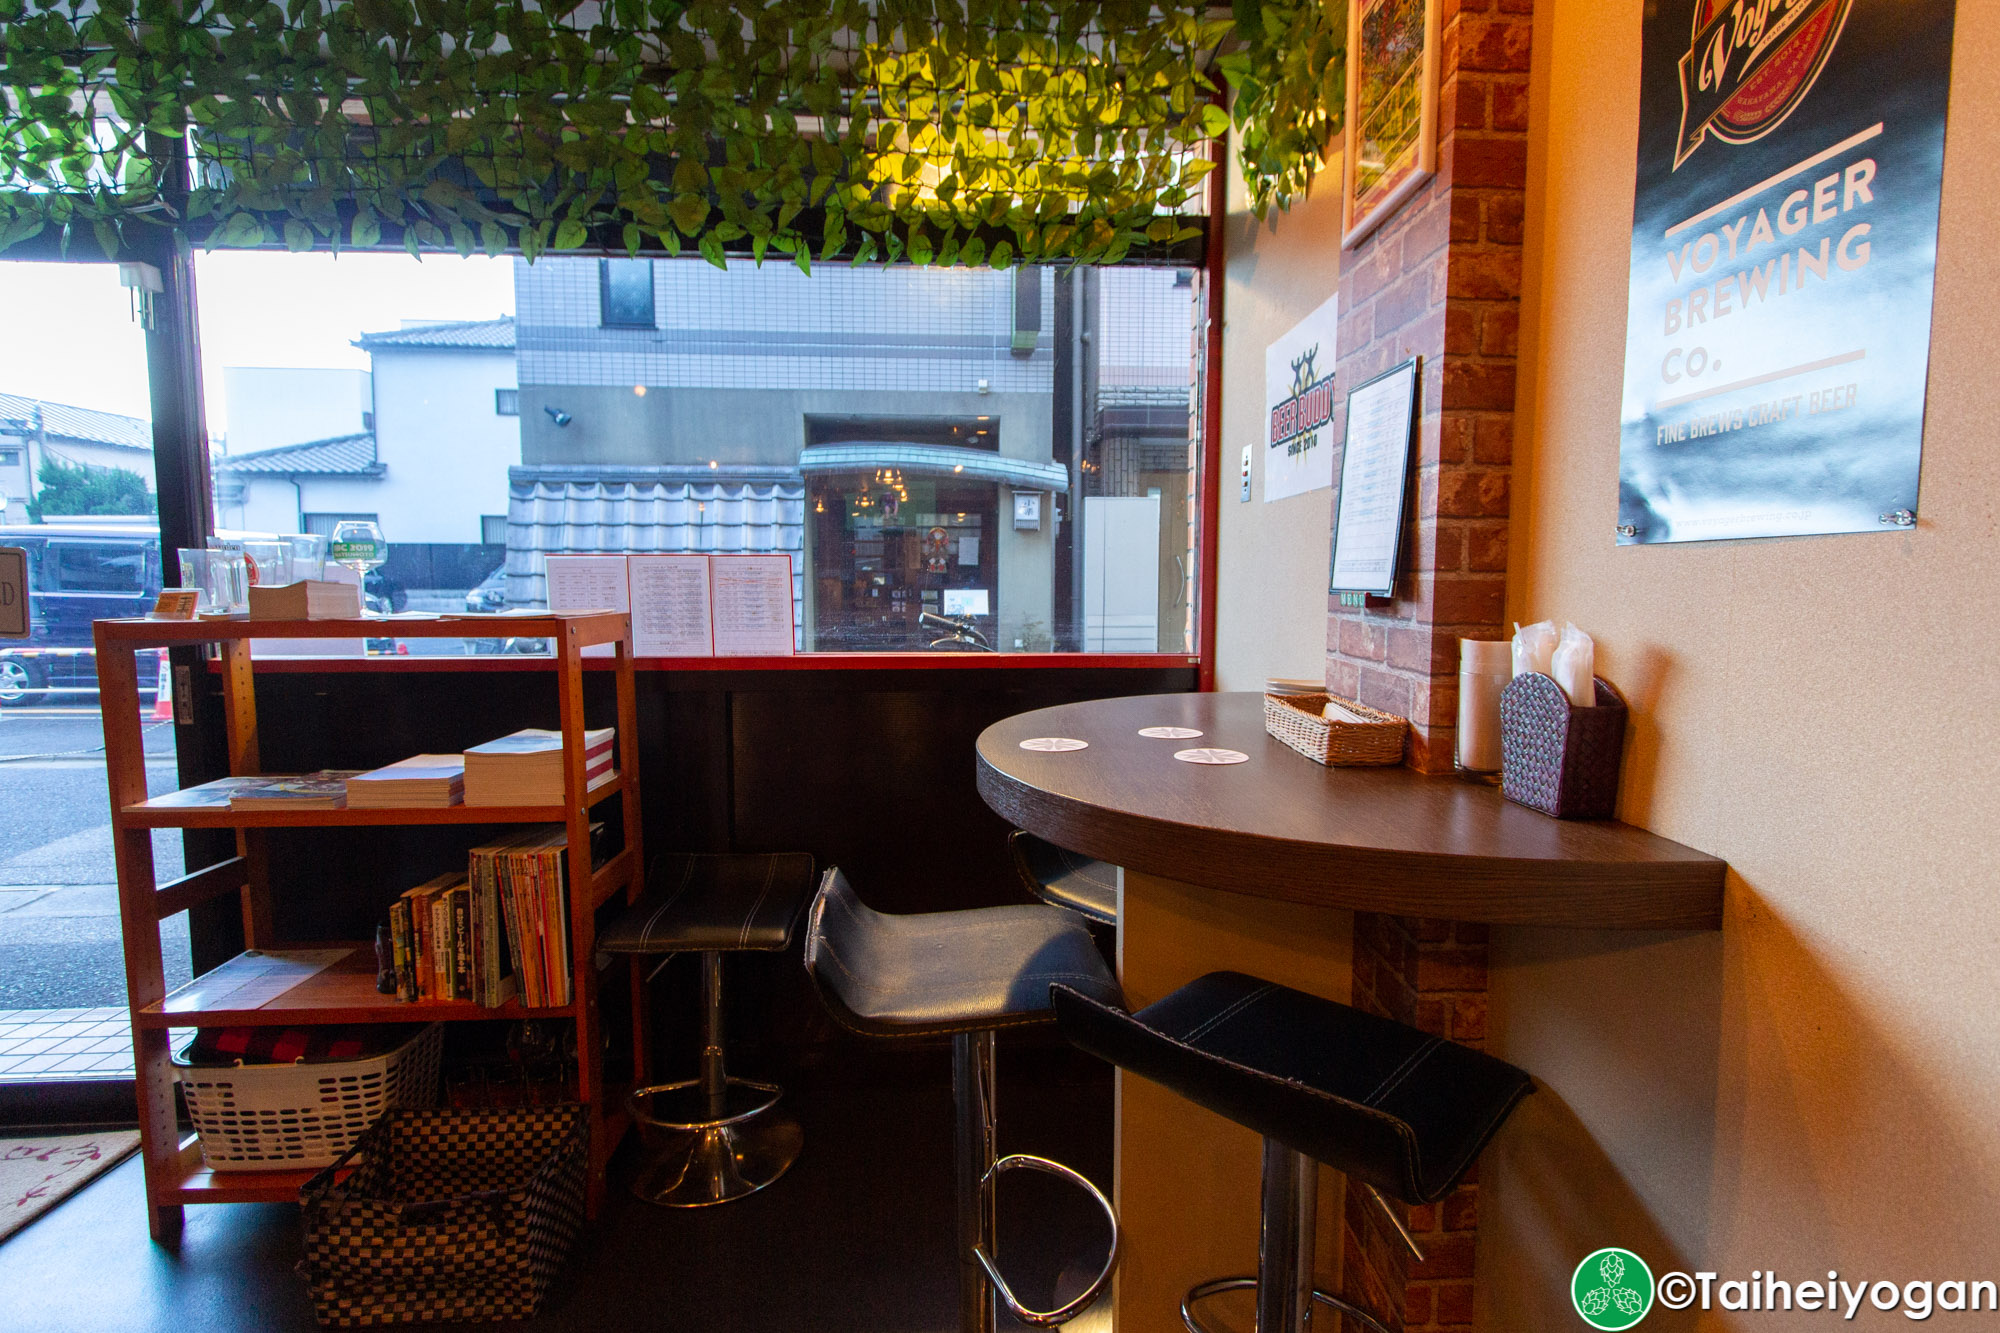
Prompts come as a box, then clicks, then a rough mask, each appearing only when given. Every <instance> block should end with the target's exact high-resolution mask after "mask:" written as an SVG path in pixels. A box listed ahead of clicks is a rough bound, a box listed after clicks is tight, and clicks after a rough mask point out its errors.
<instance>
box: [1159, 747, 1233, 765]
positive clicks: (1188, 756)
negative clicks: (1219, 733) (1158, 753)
mask: <svg viewBox="0 0 2000 1333" xmlns="http://www.w3.org/2000/svg"><path fill="white" fill-rule="evenodd" d="M1174 758H1176V759H1178V760H1180V761H1181V762H1182V763H1183V764H1242V763H1248V762H1249V760H1250V756H1249V755H1247V754H1245V753H1243V751H1241V750H1176V751H1174Z"/></svg>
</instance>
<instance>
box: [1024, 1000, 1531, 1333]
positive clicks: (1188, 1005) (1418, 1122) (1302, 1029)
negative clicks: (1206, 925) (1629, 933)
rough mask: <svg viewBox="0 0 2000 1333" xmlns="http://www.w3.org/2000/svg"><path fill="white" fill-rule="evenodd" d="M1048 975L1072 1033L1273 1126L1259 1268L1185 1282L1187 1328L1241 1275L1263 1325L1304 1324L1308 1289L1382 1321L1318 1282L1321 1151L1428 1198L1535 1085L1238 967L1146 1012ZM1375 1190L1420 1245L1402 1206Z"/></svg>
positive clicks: (1106, 1053)
mask: <svg viewBox="0 0 2000 1333" xmlns="http://www.w3.org/2000/svg"><path fill="white" fill-rule="evenodd" d="M1053 991H1054V995H1053V1003H1054V1006H1055V1011H1056V1017H1057V1020H1058V1021H1059V1022H1060V1023H1061V1025H1062V1030H1063V1034H1064V1035H1065V1036H1067V1037H1068V1038H1069V1039H1070V1040H1071V1041H1072V1042H1074V1043H1075V1044H1076V1045H1078V1046H1080V1047H1082V1048H1083V1049H1084V1050H1086V1051H1090V1052H1091V1053H1093V1054H1095V1055H1097V1056H1100V1057H1102V1058H1103V1059H1105V1060H1108V1061H1110V1062H1111V1063H1113V1064H1115V1065H1117V1066H1118V1067H1119V1068H1121V1069H1129V1070H1131V1071H1132V1072H1133V1073H1135V1074H1137V1075H1139V1076H1140V1077H1142V1078H1145V1079H1149V1080H1151V1081H1152V1082H1154V1083H1158V1084H1160V1085H1161V1086H1162V1087H1165V1088H1167V1089H1169V1090H1170V1091H1173V1092H1176V1093H1178V1094H1180V1095H1181V1096H1183V1097H1185V1098H1187V1099H1188V1100H1189V1101H1192V1102H1194V1103H1196V1104H1198V1105H1200V1106H1205V1107H1207V1108H1208V1109H1209V1110H1211V1111H1214V1112H1215V1113H1216V1114H1217V1115H1222V1116H1227V1117H1228V1118H1229V1119H1231V1120H1234V1121H1235V1122H1237V1123H1238V1124H1240V1125H1244V1126H1247V1127H1248V1128H1250V1129H1254V1130H1256V1131H1257V1132H1258V1133H1259V1134H1262V1135H1263V1136H1264V1173H1263V1176H1264V1178H1263V1236H1262V1239H1261V1242H1260V1244H1259V1246H1258V1254H1257V1270H1258V1272H1257V1276H1256V1277H1230V1278H1218V1279H1216V1280H1214V1281H1210V1282H1203V1283H1200V1284H1199V1285H1197V1286H1195V1287H1193V1288H1191V1289H1190V1290H1189V1291H1188V1294H1187V1298H1186V1300H1185V1301H1184V1302H1183V1303H1182V1305H1181V1319H1182V1322H1184V1323H1185V1324H1186V1325H1187V1327H1188V1328H1189V1329H1190V1330H1191V1333H1207V1329H1206V1328H1205V1326H1204V1325H1203V1324H1202V1323H1201V1321H1200V1319H1199V1318H1198V1317H1197V1316H1196V1314H1195V1310H1194V1307H1195V1305H1196V1304H1197V1303H1198V1302H1200V1301H1202V1300H1203V1299H1205V1298H1207V1297H1209V1296H1213V1295H1215V1294H1217V1293H1219V1292H1223V1291H1230V1290H1240V1289H1244V1288H1254V1289H1255V1290H1256V1293H1257V1333H1304V1330H1306V1329H1308V1328H1310V1327H1311V1320H1312V1306H1313V1302H1314V1301H1318V1302H1320V1303H1321V1304H1323V1305H1327V1306H1331V1307H1332V1308H1334V1309H1336V1310H1338V1311H1340V1312H1341V1313H1342V1314H1345V1315H1348V1316H1349V1317H1351V1318H1353V1319H1355V1320H1356V1321H1358V1322H1359V1323H1360V1324H1361V1325H1362V1326H1364V1327H1366V1328H1370V1329H1375V1330H1378V1331H1379V1333H1388V1331H1387V1329H1386V1328H1385V1326H1384V1324H1383V1323H1382V1322H1381V1320H1379V1319H1378V1318H1376V1317H1375V1316H1374V1315H1371V1314H1369V1313H1368V1312H1367V1311H1365V1310H1362V1309H1359V1308H1357V1307H1356V1306H1354V1305H1353V1304H1351V1303H1349V1302H1347V1301H1345V1300H1342V1299H1341V1298H1340V1297H1338V1296H1333V1295H1329V1294H1328V1293H1326V1292H1323V1291H1315V1290H1314V1289H1313V1285H1312V1261H1313V1216H1314V1213H1313V1207H1314V1193H1315V1189H1316V1186H1317V1182H1318V1175H1317V1171H1316V1169H1315V1167H1314V1166H1313V1162H1314V1161H1320V1162H1325V1163H1326V1164H1327V1165H1328V1166H1331V1167H1333V1168H1334V1169H1335V1170H1337V1171H1342V1172H1344V1173H1346V1175H1347V1177H1348V1179H1349V1180H1351V1181H1356V1182H1359V1183H1360V1184H1362V1185H1364V1186H1366V1187H1367V1188H1368V1189H1369V1190H1371V1191H1380V1192H1381V1193H1384V1194H1387V1195H1389V1196H1390V1197H1392V1198H1396V1199H1400V1200H1402V1201H1403V1202H1404V1203H1412V1204H1420V1203H1434V1202H1436V1201H1437V1200H1438V1199H1441V1198H1443V1197H1444V1196H1445V1195H1446V1194H1448V1193H1450V1192H1451V1189H1452V1187H1453V1186H1454V1185H1456V1184H1457V1183H1458V1181H1459V1178H1460V1177H1461V1176H1463V1175H1464V1174H1465V1171H1466V1168H1467V1167H1469V1166H1471V1165H1472V1162H1473V1159H1474V1158H1476V1157H1478V1155H1479V1151H1480V1149H1482V1148H1484V1147H1485V1146H1486V1142H1487V1140H1489V1139H1491V1138H1492V1137H1493V1134H1494V1132H1495V1131H1496V1130H1498V1129H1499V1128H1500V1125H1501V1122H1502V1121H1504V1120H1506V1118H1507V1116H1508V1113H1509V1112H1511V1111H1512V1110H1513V1109H1514V1106H1515V1104H1516V1103H1518V1102H1519V1101H1520V1100H1521V1099H1522V1098H1523V1097H1525V1096H1527V1095H1528V1094H1529V1093H1530V1092H1532V1091H1534V1082H1533V1080H1531V1079H1530V1078H1529V1077H1528V1076H1527V1075H1526V1074H1525V1073H1523V1072H1521V1071H1520V1070H1519V1069H1516V1068H1515V1067H1514V1066H1512V1065H1510V1064H1507V1063H1505V1062H1504V1061H1501V1060H1496V1059H1494V1058H1493V1057H1492V1056H1490V1055H1486V1054H1484V1053H1482V1052H1479V1051H1475V1050H1472V1049H1471V1048H1470V1047H1466V1046H1460V1045H1457V1044H1455V1043H1453V1042H1449V1041H1446V1040H1444V1039H1443V1038H1441V1037H1432V1036H1427V1035H1426V1034H1424V1033H1422V1032H1419V1031H1417V1030H1416V1029H1415V1028H1413V1027H1409V1026H1407V1025H1405V1024H1403V1023H1398V1022H1396V1021H1395V1020H1394V1019H1388V1018H1380V1017H1377V1016H1376V1015H1374V1014H1366V1013H1363V1012H1362V1011H1360V1010H1359V1009H1355V1008H1353V1007H1351V1006H1349V1005H1344V1004H1339V1003H1336V1002H1335V1001H1333V1000H1323V999H1321V998H1319V997H1318V996H1316V995H1308V994H1306V993H1305V992H1303V991H1296V990H1292V989H1291V988H1290V987H1287V986H1280V985H1277V984H1276V983H1274V982H1269V981H1259V980H1258V979H1257V978H1255V977H1247V976H1244V975H1243V974H1242V973H1241V972H1211V973H1209V974H1208V975H1207V976H1204V977H1199V978H1197V979H1196V980H1194V981H1191V982H1189V983H1188V984H1187V985H1185V986H1183V987H1181V988H1180V989H1179V990H1177V991H1175V992H1174V993H1173V994H1171V995H1169V996H1167V997H1166V998H1165V999H1163V1000H1161V1001H1159V1002H1158V1003H1157V1004H1150V1005H1147V1006H1146V1007H1145V1008H1144V1009H1141V1010H1140V1011H1139V1012H1138V1013H1136V1014H1133V1013H1127V1012H1125V1010H1124V1009H1122V1008H1119V1007H1118V1006H1117V1005H1116V1004H1113V1003H1108V1002H1106V1000H1105V999H1104V998H1103V996H1102V995H1101V994H1095V993H1093V992H1092V991H1091V990H1090V989H1089V988H1084V987H1073V986H1070V985H1068V984H1066V983H1061V982H1058V983H1057V984H1056V985H1055V986H1054V987H1053ZM1308 1159H1310V1160H1308ZM1375 1201H1376V1202H1377V1203H1378V1204H1380V1205H1381V1206H1382V1208H1383V1209H1384V1211H1385V1212H1388V1214H1389V1220H1390V1221H1391V1222H1392V1223H1393V1224H1394V1225H1395V1228H1396V1230H1397V1231H1398V1232H1400V1233H1401V1234H1402V1236H1403V1239H1404V1241H1405V1242H1406V1243H1408V1244H1409V1245H1410V1247H1411V1249H1412V1251H1415V1250H1416V1246H1415V1242H1414V1241H1411V1240H1410V1237H1409V1233H1408V1232H1407V1231H1405V1230H1404V1229H1403V1224H1402V1220H1401V1219H1400V1218H1399V1217H1397V1216H1396V1215H1395V1213H1394V1212H1393V1211H1392V1210H1390V1209H1389V1207H1388V1205H1387V1203H1385V1202H1383V1200H1382V1199H1381V1197H1380V1195H1379V1194H1377V1195H1376V1196H1375Z"/></svg>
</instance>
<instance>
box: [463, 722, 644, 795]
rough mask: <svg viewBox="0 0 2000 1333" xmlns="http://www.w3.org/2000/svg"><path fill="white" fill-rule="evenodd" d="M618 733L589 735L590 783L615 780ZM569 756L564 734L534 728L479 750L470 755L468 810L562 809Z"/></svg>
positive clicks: (587, 762) (585, 749)
mask: <svg viewBox="0 0 2000 1333" xmlns="http://www.w3.org/2000/svg"><path fill="white" fill-rule="evenodd" d="M614 731H615V728H612V727H601V728H599V729H598V730H596V731H586V732H584V733H583V756H584V782H585V783H586V784H588V785H589V786H593V787H594V786H596V785H597V784H598V783H599V782H601V781H603V780H605V779H606V778H608V777H610V776H611V741H612V736H613V733H614ZM562 801H563V750H562V733H561V732H560V731H543V730H541V729H539V728H535V727H530V728H528V729H527V730H525V731H517V732H515V733H514V734H513V735H511V736H502V737H501V738H500V739H499V740H494V741H488V742H486V744H484V745H475V746H473V747H472V748H471V749H470V750H467V751H466V752H465V803H466V804H467V805H561V804H562Z"/></svg>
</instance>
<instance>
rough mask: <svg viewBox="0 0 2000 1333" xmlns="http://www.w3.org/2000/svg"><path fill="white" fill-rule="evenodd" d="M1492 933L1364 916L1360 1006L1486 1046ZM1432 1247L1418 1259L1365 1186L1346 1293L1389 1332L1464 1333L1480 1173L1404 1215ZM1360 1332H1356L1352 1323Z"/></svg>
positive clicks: (1349, 1246)
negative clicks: (1441, 1332) (1444, 1332)
mask: <svg viewBox="0 0 2000 1333" xmlns="http://www.w3.org/2000/svg"><path fill="white" fill-rule="evenodd" d="M1486 933H1487V931H1486V927H1485V926H1481V925H1473V924H1471V923H1469V922H1464V921H1459V922H1451V921H1432V920H1426V919H1418V918H1413V917H1400V916H1383V915H1381V914H1379V913H1375V912H1357V913H1356V914H1355V917H1354V1003H1355V1005H1356V1006H1358V1007H1359V1008H1362V1009H1366V1010H1368V1011H1369V1012H1371V1013H1377V1014H1384V1015H1386V1016H1388V1017H1390V1018H1395V1019H1400V1020H1401V1021H1403V1022H1405V1023H1409V1024H1411V1025H1412V1026H1415V1027H1419V1028H1422V1029H1423V1030H1424V1031H1425V1032H1429V1033H1432V1034H1434V1035H1436V1036H1440V1037H1448V1038H1450V1039H1451V1040H1453V1041H1457V1042H1463V1043H1464V1044H1465V1045H1468V1046H1481V1045H1483V1044H1484V1043H1485V1040H1486ZM1404 1225H1405V1226H1407V1227H1408V1228H1409V1229H1410V1232H1411V1234H1412V1235H1413V1236H1415V1238H1416V1241H1417V1244H1418V1245H1419V1246H1421V1247H1422V1249H1423V1251H1424V1261H1423V1262H1422V1263H1420V1264H1419V1263H1414V1262H1412V1261H1411V1258H1410V1253H1409V1251H1408V1250H1407V1249H1405V1248H1404V1246H1403V1243H1402V1241H1401V1239H1400V1238H1398V1237H1397V1236H1396V1235H1395V1234H1394V1233H1393V1232H1392V1231H1391V1230H1390V1229H1389V1226H1388V1224H1387V1223H1386V1222H1385V1221H1384V1220H1383V1218H1382V1214H1381V1210H1380V1209H1379V1208H1377V1207H1376V1206H1375V1204H1374V1202H1373V1201H1372V1200H1370V1199H1369V1198H1368V1197H1367V1196H1366V1195H1365V1194H1363V1193H1362V1192H1361V1191H1360V1190H1359V1189H1358V1188H1357V1189H1350V1190H1349V1191H1348V1192H1347V1200H1346V1223H1345V1228H1344V1231H1345V1237H1344V1239H1345V1244H1344V1246H1343V1248H1342V1251H1341V1253H1342V1271H1341V1289H1342V1291H1343V1292H1344V1293H1346V1295H1347V1296H1348V1298H1349V1299H1350V1300H1353V1301H1355V1302H1356V1303H1357V1304H1359V1305H1360V1306H1361V1307H1362V1308H1363V1309H1365V1310H1373V1311H1375V1312H1376V1313H1378V1314H1380V1315H1382V1316H1383V1318H1384V1322H1386V1323H1388V1324H1389V1325H1390V1327H1392V1328H1395V1327H1400V1328H1403V1329H1405V1330H1408V1333H1417V1330H1431V1329H1456V1328H1461V1327H1463V1326H1465V1325H1469V1324H1470V1323H1471V1322H1472V1280H1473V1271H1472V1255H1473V1244H1474V1241H1475V1239H1476V1232H1477V1229H1478V1225H1479V1186H1478V1171H1477V1168H1476V1167H1475V1168H1474V1170H1473V1171H1472V1172H1470V1173H1468V1174H1467V1175H1466V1178H1465V1181H1464V1183H1463V1184H1461V1185H1460V1186H1459V1187H1458V1188H1457V1189H1455V1190H1453V1191H1452V1192H1451V1193H1450V1194H1448V1195H1446V1196H1445V1197H1444V1198H1443V1199H1442V1200H1440V1201H1439V1202H1437V1203H1435V1204H1430V1205H1427V1206H1425V1207H1421V1208H1410V1209H1407V1210H1405V1213H1404ZM1349 1327H1350V1329H1351V1330H1353V1333H1359V1330H1358V1329H1355V1328H1354V1326H1353V1325H1352V1324H1351V1322H1350V1324H1349Z"/></svg>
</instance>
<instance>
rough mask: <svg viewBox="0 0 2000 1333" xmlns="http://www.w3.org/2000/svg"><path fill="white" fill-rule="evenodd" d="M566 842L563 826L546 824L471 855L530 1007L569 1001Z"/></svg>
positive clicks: (475, 878) (477, 887) (477, 889)
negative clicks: (565, 883) (565, 882)
mask: <svg viewBox="0 0 2000 1333" xmlns="http://www.w3.org/2000/svg"><path fill="white" fill-rule="evenodd" d="M568 846H569V840H568V838H567V837H566V836H565V835H564V832H563V829H562V826H561V825H542V826H538V827H535V828H530V829H526V830H523V831H521V832H519V833H516V834H514V835H513V836H511V837H507V838H502V839H500V840H499V841H497V842H491V843H487V844H485V845H484V846H480V847H474V848H473V849H472V852H471V856H470V866H469V877H470V879H471V881H472V884H473V886H474V893H475V895H476V896H478V897H479V898H480V900H481V901H483V902H490V903H493V904H495V906H496V909H497V913H498V916H499V919H500V922H501V925H502V928H503V929H504V931H505V938H506V946H507V961H508V963H509V965H510V966H511V967H512V969H513V975H514V976H515V977H516V978H517V979H518V982H519V989H520V993H521V1003H523V1004H525V1005H527V1006H528V1007H529V1008H531V1009H546V1008H555V1007H559V1006H561V1005H566V1004H568V1003H569V1002H570V967H569V953H570V943H569V942H570V936H569V894H568V892H567V891H566V889H565V886H564V877H563V855H564V853H565V851H566V850H567V849H568Z"/></svg>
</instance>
